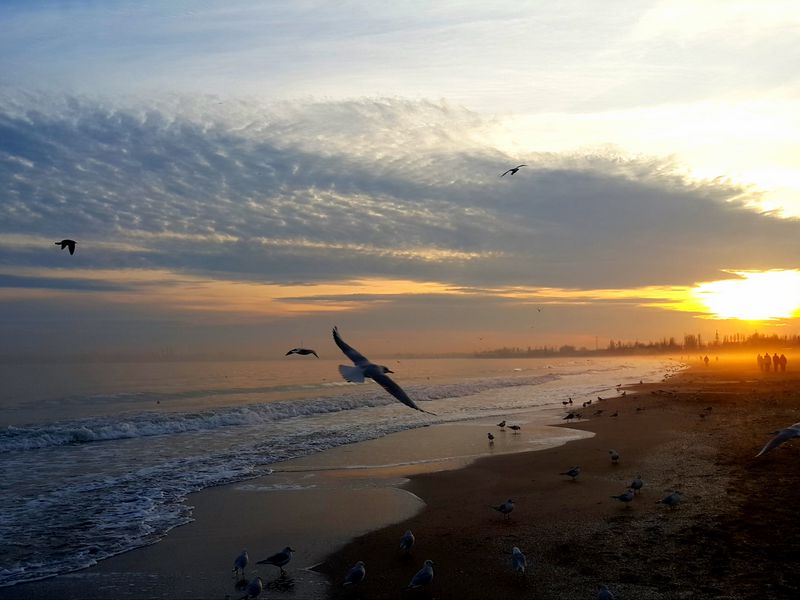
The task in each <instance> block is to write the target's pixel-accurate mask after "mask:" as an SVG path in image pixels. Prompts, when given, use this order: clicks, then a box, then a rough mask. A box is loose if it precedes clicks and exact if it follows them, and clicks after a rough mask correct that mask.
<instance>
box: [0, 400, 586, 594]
mask: <svg viewBox="0 0 800 600" xmlns="http://www.w3.org/2000/svg"><path fill="white" fill-rule="evenodd" d="M559 412H560V411H558V410H557V409H552V408H549V409H539V410H537V411H535V412H533V413H518V414H515V415H514V416H513V417H511V418H512V419H513V421H514V422H518V423H521V424H522V425H523V430H522V433H521V434H519V435H511V433H510V432H509V435H508V436H506V437H498V439H497V441H496V442H495V444H494V445H492V446H489V444H488V441H487V439H486V433H487V432H488V431H491V430H494V429H496V427H495V425H494V424H495V423H496V422H497V420H498V419H495V418H487V419H479V420H472V421H465V422H458V423H450V424H443V425H434V426H431V427H425V428H421V429H412V430H406V431H401V432H398V433H395V434H392V435H388V436H384V437H381V438H377V439H374V440H370V441H366V442H361V443H357V444H352V445H347V446H340V447H337V448H333V449H329V450H325V451H323V452H320V453H317V454H313V455H309V456H307V457H303V458H298V459H295V460H291V461H286V462H283V463H275V464H274V465H273V467H274V472H273V474H271V475H269V476H266V477H260V478H258V479H252V480H249V481H244V482H240V483H235V484H231V485H226V486H219V487H216V488H210V489H207V490H203V491H202V492H199V493H196V494H192V495H191V496H189V498H188V499H187V504H189V505H191V506H193V507H194V510H193V517H194V522H192V523H190V524H188V525H185V526H182V527H178V528H175V529H173V530H172V531H170V532H169V533H168V534H167V535H166V536H165V537H164V539H162V540H161V541H160V542H158V543H156V544H154V545H151V546H147V547H144V548H138V549H136V550H132V551H130V552H127V553H124V554H121V555H118V556H115V557H112V558H109V559H107V560H104V561H102V562H100V563H99V564H98V565H96V566H94V567H90V568H88V569H83V570H81V571H77V572H74V573H70V574H66V575H61V576H58V577H54V578H50V579H46V580H42V581H39V582H32V583H27V584H22V585H17V586H13V587H9V588H0V598H3V599H6V598H8V599H29V598H50V597H57V598H62V599H82V598H94V599H104V598H117V599H134V600H138V599H139V598H183V599H194V598H212V599H222V598H225V596H226V594H229V595H230V596H231V597H232V598H240V597H241V596H242V595H243V592H241V591H237V588H236V586H235V583H236V579H235V578H234V575H233V572H232V567H233V560H234V558H235V557H236V556H237V555H238V554H239V553H240V552H241V551H242V550H243V549H247V550H248V552H249V555H250V559H251V562H250V564H249V565H248V568H247V576H248V577H255V576H256V575H259V576H261V577H262V578H263V579H264V580H265V581H266V582H267V585H268V592H267V593H268V594H269V596H268V597H272V598H293V599H298V600H300V599H303V600H305V599H309V598H310V599H315V600H316V599H323V598H326V597H327V596H328V595H329V591H330V583H329V581H328V579H327V578H326V577H325V576H324V575H323V574H322V573H320V572H318V571H316V570H314V569H313V567H314V566H315V565H317V564H318V563H319V562H320V561H322V560H324V559H325V558H326V557H327V556H329V555H330V554H331V553H332V552H334V551H336V550H338V549H340V548H341V547H343V546H344V545H345V544H346V543H348V542H349V541H351V540H352V539H353V538H354V537H356V536H359V535H363V534H365V533H368V532H370V531H373V530H376V529H380V528H382V527H385V526H387V525H390V524H392V523H397V522H400V521H403V520H406V519H408V518H410V517H412V516H413V515H415V514H417V513H418V512H419V511H420V510H422V509H423V508H424V503H423V501H422V500H421V499H420V498H418V497H417V496H416V495H415V494H414V493H412V492H411V491H410V490H409V489H406V488H405V487H404V484H406V483H407V482H408V479H407V478H408V477H409V476H411V475H414V474H419V473H423V472H428V473H429V472H438V471H443V470H446V469H459V468H460V467H463V466H465V465H468V464H469V463H471V462H472V461H474V460H475V459H476V458H479V457H481V456H486V455H489V454H496V455H509V454H512V453H519V452H528V451H530V450H534V449H537V448H546V447H550V446H552V445H554V444H559V443H565V442H566V441H568V440H572V439H576V438H580V437H585V436H587V435H591V434H590V433H587V432H583V431H577V430H573V429H564V428H560V427H557V428H554V427H551V426H547V425H545V423H552V422H554V421H557V420H559V416H558V415H559ZM287 545H289V546H291V547H292V548H294V549H295V550H297V552H296V554H295V555H294V557H293V560H292V562H291V565H290V566H289V567H287V570H288V574H289V576H288V577H286V578H282V577H280V576H279V570H278V569H277V568H276V567H272V566H265V565H256V564H255V563H256V561H257V560H260V559H262V558H265V557H266V556H269V555H271V554H273V553H275V552H278V551H279V550H281V549H282V548H284V547H285V546H287Z"/></svg>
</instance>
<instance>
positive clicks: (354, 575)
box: [342, 560, 367, 585]
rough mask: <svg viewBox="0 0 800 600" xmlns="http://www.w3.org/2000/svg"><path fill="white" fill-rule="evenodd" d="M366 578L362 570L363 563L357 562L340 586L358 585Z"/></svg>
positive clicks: (364, 571)
mask: <svg viewBox="0 0 800 600" xmlns="http://www.w3.org/2000/svg"><path fill="white" fill-rule="evenodd" d="M366 577H367V570H366V569H365V568H364V561H363V560H360V561H358V562H357V563H356V564H355V565H354V566H353V567H352V568H351V569H350V570H349V571H348V572H347V575H345V576H344V583H343V584H342V585H358V584H359V583H361V582H362V581H364V579H365V578H366Z"/></svg>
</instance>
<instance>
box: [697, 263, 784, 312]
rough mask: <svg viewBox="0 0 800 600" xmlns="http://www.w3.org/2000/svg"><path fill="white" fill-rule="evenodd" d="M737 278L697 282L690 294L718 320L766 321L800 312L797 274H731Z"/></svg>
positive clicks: (761, 272) (771, 272)
mask: <svg viewBox="0 0 800 600" xmlns="http://www.w3.org/2000/svg"><path fill="white" fill-rule="evenodd" d="M733 274H734V275H736V276H737V277H738V279H724V280H722V281H711V282H707V283H701V284H700V285H698V286H697V287H696V288H695V289H694V290H693V292H692V293H693V295H694V296H695V297H696V298H697V299H698V300H699V301H700V302H701V303H703V304H704V305H705V306H706V307H708V309H709V310H710V311H711V312H712V313H713V314H714V316H716V317H717V318H720V319H741V320H743V321H769V320H774V319H788V318H791V317H792V316H793V315H794V314H795V313H796V312H797V311H798V310H800V271H798V270H796V269H793V270H788V271H735V272H733Z"/></svg>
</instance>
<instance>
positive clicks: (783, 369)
mask: <svg viewBox="0 0 800 600" xmlns="http://www.w3.org/2000/svg"><path fill="white" fill-rule="evenodd" d="M778 359H779V360H780V365H781V373H785V372H786V362H787V361H786V355H785V354H781V355H780V356H779V357H778Z"/></svg>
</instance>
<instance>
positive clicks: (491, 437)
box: [486, 431, 494, 444]
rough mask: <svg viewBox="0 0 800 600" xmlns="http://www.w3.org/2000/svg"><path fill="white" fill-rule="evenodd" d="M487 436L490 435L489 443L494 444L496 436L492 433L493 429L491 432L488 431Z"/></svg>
mask: <svg viewBox="0 0 800 600" xmlns="http://www.w3.org/2000/svg"><path fill="white" fill-rule="evenodd" d="M486 437H488V438H489V443H490V444H494V436H493V435H492V432H491V431H490V432H489V433H487V434H486Z"/></svg>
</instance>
